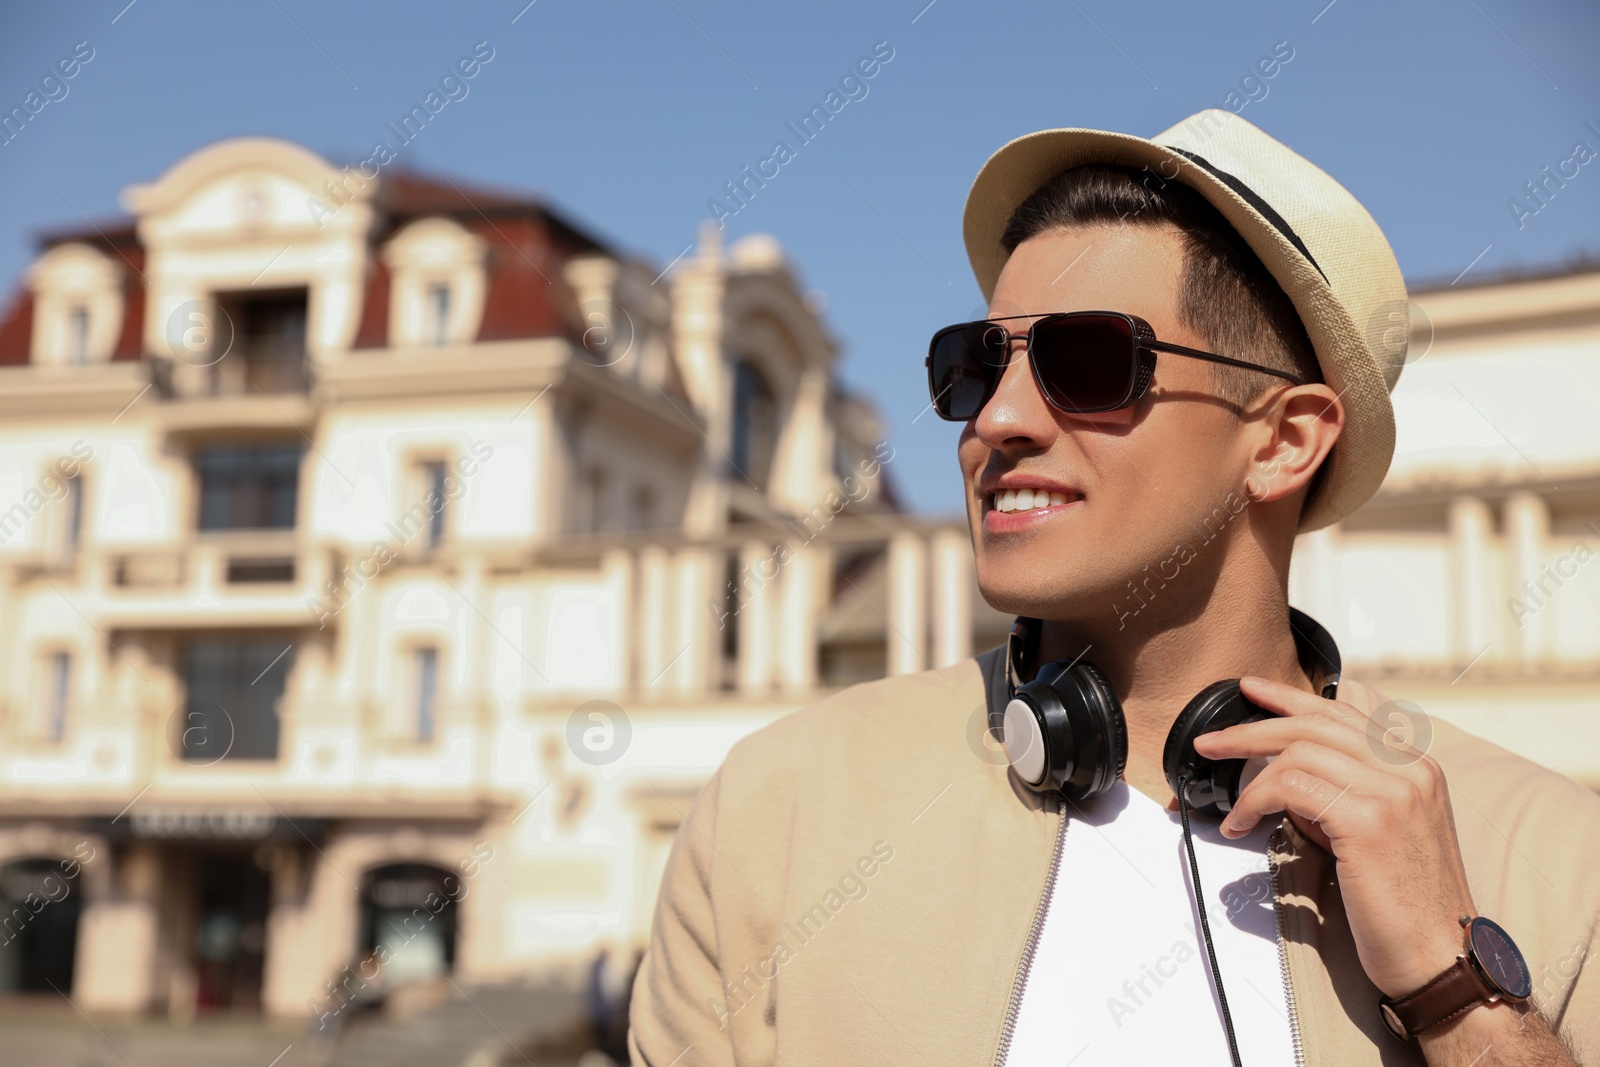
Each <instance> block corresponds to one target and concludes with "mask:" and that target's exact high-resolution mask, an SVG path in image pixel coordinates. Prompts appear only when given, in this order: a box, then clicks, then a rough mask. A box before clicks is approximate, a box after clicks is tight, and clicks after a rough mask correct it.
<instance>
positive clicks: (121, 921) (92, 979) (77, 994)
mask: <svg viewBox="0 0 1600 1067" xmlns="http://www.w3.org/2000/svg"><path fill="white" fill-rule="evenodd" d="M102 858H103V860H104V862H106V863H110V862H111V856H110V855H105V856H104V857H102ZM120 866H121V870H119V871H116V872H114V873H115V876H116V877H115V882H116V883H118V885H117V891H116V893H115V896H114V897H109V896H108V897H102V898H100V899H97V900H91V901H88V902H86V903H85V906H84V909H83V911H82V913H81V914H80V917H79V919H78V953H77V960H76V961H75V966H74V971H75V973H74V975H73V983H72V984H73V999H74V1000H75V1001H76V1002H77V1003H78V1005H79V1006H80V1007H82V1008H83V1009H84V1010H86V1011H104V1012H115V1013H119V1014H139V1013H143V1012H146V1011H149V1010H150V1009H151V1008H153V1007H155V1006H156V1001H157V990H156V979H157V973H158V969H159V961H160V955H161V951H160V944H159V941H158V934H159V930H160V914H159V904H160V890H161V858H160V855H159V854H158V853H157V851H156V847H155V846H154V845H151V844H147V843H140V844H135V845H130V846H129V847H128V850H127V852H126V854H125V855H124V856H123V858H122V860H121V864H120ZM181 947H182V948H183V949H184V950H185V951H187V946H181Z"/></svg>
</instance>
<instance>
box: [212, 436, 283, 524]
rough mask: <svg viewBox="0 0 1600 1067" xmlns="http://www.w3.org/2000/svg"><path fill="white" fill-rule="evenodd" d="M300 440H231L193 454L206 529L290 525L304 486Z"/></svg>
mask: <svg viewBox="0 0 1600 1067" xmlns="http://www.w3.org/2000/svg"><path fill="white" fill-rule="evenodd" d="M300 455H301V449H300V446H298V445H228V446H224V447H217V448H208V449H205V450H204V451H202V452H201V453H200V454H199V456H198V457H196V459H195V470H196V472H197V473H198V474H199V477H200V521H199V527H200V529H202V530H291V529H293V528H294V522H295V503H296V500H297V498H298V496H299V489H300Z"/></svg>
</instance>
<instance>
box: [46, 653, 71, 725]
mask: <svg viewBox="0 0 1600 1067" xmlns="http://www.w3.org/2000/svg"><path fill="white" fill-rule="evenodd" d="M45 684H46V685H47V686H48V687H49V691H48V692H47V693H46V694H45V700H46V703H45V714H46V716H47V719H46V722H45V736H46V737H48V738H49V739H50V740H51V741H60V740H61V739H62V738H63V737H66V736H67V708H68V702H69V701H70V700H71V697H72V653H70V652H52V653H51V654H50V656H49V658H48V659H47V660H46V661H45Z"/></svg>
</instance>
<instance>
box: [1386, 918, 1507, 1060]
mask: <svg viewBox="0 0 1600 1067" xmlns="http://www.w3.org/2000/svg"><path fill="white" fill-rule="evenodd" d="M1461 925H1462V927H1463V932H1464V933H1465V935H1466V937H1465V940H1466V951H1465V952H1463V953H1462V954H1461V955H1459V956H1457V957H1456V961H1455V963H1453V964H1451V965H1450V966H1449V967H1447V968H1445V970H1444V971H1443V972H1441V973H1440V974H1439V975H1438V976H1437V977H1435V978H1434V979H1433V980H1432V981H1431V982H1429V983H1428V984H1427V985H1424V986H1423V987H1422V988H1421V989H1418V990H1416V991H1415V992H1412V993H1408V994H1406V995H1405V996H1403V997H1393V998H1391V997H1384V998H1383V999H1382V1000H1380V1001H1378V1008H1379V1011H1381V1012H1382V1014H1383V1021H1384V1024H1385V1025H1387V1026H1388V1027H1389V1029H1390V1030H1391V1031H1392V1032H1393V1033H1394V1035H1395V1036H1396V1037H1399V1038H1407V1037H1415V1036H1416V1035H1417V1034H1419V1033H1421V1032H1422V1031H1424V1030H1426V1029H1427V1028H1428V1027H1430V1026H1437V1025H1438V1024H1439V1023H1442V1022H1446V1021H1448V1020H1450V1019H1454V1018H1455V1017H1456V1016H1457V1015H1460V1014H1462V1013H1463V1012H1467V1011H1470V1010H1471V1009H1473V1008H1475V1007H1477V1006H1478V1005H1479V1004H1493V1003H1495V1002H1496V1001H1500V1000H1506V1001H1510V1002H1511V1003H1513V1004H1522V1003H1524V1002H1526V1001H1527V999H1528V997H1529V996H1530V995H1532V993H1533V977H1532V975H1530V974H1529V973H1528V962H1527V961H1526V960H1524V959H1523V958H1522V953H1521V951H1519V950H1518V948H1517V944H1516V942H1515V941H1512V940H1511V935H1510V934H1508V933H1506V932H1505V931H1504V930H1502V929H1500V927H1499V926H1498V925H1496V924H1495V923H1493V922H1491V921H1490V920H1488V919H1485V918H1483V917H1482V916H1481V915H1480V916H1479V917H1477V918H1473V917H1472V916H1470V915H1463V916H1462V917H1461Z"/></svg>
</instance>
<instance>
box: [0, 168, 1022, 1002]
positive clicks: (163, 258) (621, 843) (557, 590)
mask: <svg viewBox="0 0 1600 1067" xmlns="http://www.w3.org/2000/svg"><path fill="white" fill-rule="evenodd" d="M124 199H125V203H126V206H127V207H128V208H129V210H130V211H131V212H132V214H133V216H134V217H133V219H132V221H131V222H122V223H118V224H116V225H114V226H113V225H107V226H101V227H94V226H90V227H87V228H85V229H84V230H82V231H80V232H73V233H69V234H62V235H57V236H51V237H49V238H47V239H46V240H45V241H44V247H43V250H42V253H41V255H40V256H39V258H38V260H37V261H36V262H35V263H34V265H33V266H32V268H31V269H30V270H29V272H28V274H27V278H26V283H25V287H24V289H23V290H22V291H21V292H20V293H19V294H18V295H17V298H16V300H15V302H14V303H13V304H12V306H11V309H10V311H9V314H8V316H7V318H6V319H5V322H4V325H3V326H0V364H4V365H3V366H0V420H3V429H0V501H3V502H4V504H5V508H4V509H3V510H0V533H3V535H4V547H3V549H0V568H3V570H0V575H3V577H0V664H3V667H0V678H3V682H0V686H3V688H0V708H3V712H4V718H3V724H4V725H3V728H0V729H3V731H4V741H3V745H0V889H3V890H4V892H5V895H6V899H7V901H8V904H7V907H8V909H13V910H14V908H15V907H17V906H20V907H21V909H22V912H20V913H18V914H19V918H18V921H17V923H16V924H15V925H16V926H17V935H16V937H15V938H14V939H12V940H11V941H10V943H9V944H7V945H6V947H5V948H4V949H3V950H0V953H3V954H0V959H4V960H5V961H6V969H5V970H0V988H5V989H11V990H48V988H49V987H50V986H51V985H54V986H56V987H58V988H60V989H61V990H62V991H64V992H65V991H68V990H69V989H70V990H71V991H72V992H73V993H74V995H75V997H76V999H77V1000H78V1001H79V1003H81V1004H82V1005H84V1006H85V1007H92V1008H99V1009H122V1010H130V1011H144V1010H152V1009H155V1010H167V1011H170V1012H171V1013H173V1014H175V1015H177V1016H180V1017H182V1016H185V1015H188V1014H191V1013H193V1012H195V1011H197V1010H199V1011H204V1010H209V1009H222V1008H245V1009H265V1010H266V1011H268V1012H272V1013H284V1014H292V1013H303V1012H307V1011H312V1012H313V1013H315V1011H316V1010H318V1007H319V1006H320V1008H321V1009H322V1010H336V1009H338V1008H339V1006H340V1004H341V1003H342V1000H341V999H335V997H334V995H333V993H332V992H331V991H330V990H329V988H328V986H327V985H326V983H328V982H330V981H332V982H334V983H335V986H336V987H345V988H344V991H343V996H344V997H346V998H348V997H350V996H354V995H355V994H357V993H361V992H366V991H369V990H370V989H371V988H374V987H376V986H378V985H379V984H380V983H381V984H382V985H383V986H386V987H388V988H391V989H392V988H393V987H395V986H396V985H399V984H404V983H406V982H408V981H414V980H425V979H428V978H433V977H436V976H438V975H441V974H447V973H457V974H460V975H464V976H466V977H467V978H468V979H470V980H473V981H485V980H494V979H496V978H498V977H505V976H512V975H516V974H519V973H523V972H527V971H528V970H530V969H533V968H539V967H546V966H550V965H552V964H559V963H562V962H564V961H573V960H578V959H581V958H585V957H587V956H588V955H589V954H590V953H592V952H593V950H594V949H595V947H596V946H597V945H598V944H599V943H601V942H602V941H603V940H606V939H611V940H614V941H617V942H619V943H624V944H633V943H638V942H640V941H642V939H643V937H644V936H645V934H646V933H647V931H648V925H649V917H650V911H651V908H652V906H653V895H654V884H655V881H656V879H657V876H658V873H657V872H658V870H659V868H660V865H661V864H662V863H663V862H664V859H665V853H666V849H667V847H668V844H669V842H670V840H671V836H672V833H673V832H674V830H675V829H676V827H677V825H678V823H679V821H680V819H681V818H682V816H683V813H684V812H685V811H686V810H687V807H688V805H689V803H690V801H691V799H692V797H693V796H694V793H695V792H696V790H697V789H698V787H699V786H700V784H701V783H702V782H703V781H704V780H705V778H706V777H707V776H708V775H709V774H710V772H711V771H712V770H713V769H714V768H715V767H716V765H717V763H718V762H719V761H720V760H721V758H722V755H723V754H724V753H725V752H726V750H727V748H728V747H729V745H731V744H732V743H733V741H734V740H736V739H737V738H738V737H740V736H742V735H744V734H745V733H747V732H749V731H750V730H752V729H755V728H756V727H758V726H760V725H761V724H763V723H765V722H767V721H770V720H771V719H773V718H774V717H776V716H778V715H781V714H783V713H785V712H788V711H791V710H793V709H795V708H798V707H801V706H803V705H805V704H807V703H810V702H812V701H814V700H815V699H817V697H818V696H819V694H820V693H822V692H823V691H825V690H827V689H829V688H833V687H837V686H840V685H844V684H848V683H850V682H853V681H856V680H859V679H862V678H870V677H876V676H881V675H882V674H883V673H884V672H885V671H886V670H891V669H893V670H921V669H926V668H927V667H928V666H932V665H933V664H934V663H935V662H938V663H950V662H954V661H956V660H959V659H961V658H962V657H964V656H966V655H968V654H969V653H970V651H971V650H972V648H973V629H974V625H975V624H974V622H973V611H972V609H971V607H970V604H971V600H972V586H973V582H972V578H971V575H970V569H971V568H970V559H969V553H968V550H967V548H966V545H965V540H964V534H963V533H962V532H961V531H960V529H959V528H958V527H956V526H955V525H952V524H950V523H928V522H923V521H921V520H917V519H913V518H911V517H908V516H905V515H903V514H900V513H899V512H898V509H897V508H896V506H895V503H894V499H893V494H892V493H891V492H890V491H889V489H888V478H889V474H890V472H891V471H892V469H893V463H894V456H893V451H892V449H891V448H890V447H889V446H888V444H887V443H886V441H885V440H884V438H883V433H882V429H881V427H880V425H879V420H878V418H877V416H876V415H875V413H874V412H873V410H872V408H871V407H870V405H868V404H867V403H865V402H864V401H862V400H860V399H858V398H855V397H851V396H848V395H846V394H844V393H843V392H841V391H840V389H839V387H838V385H837V383H836V381H835V378H834V375H833V364H834V360H835V357H836V352H837V346H836V344H835V342H834V341H833V339H832V338H831V337H830V336H829V334H828V332H827V330H826V328H825V327H824V325H823V321H822V316H821V313H820V303H819V298H817V297H814V296H807V294H806V293H804V292H803V291H802V289H801V287H800V285H799V283H798V281H797V278H796V276H795V274H794V272H793V271H792V269H791V267H790V266H789V265H788V264H787V263H786V262H785V260H784V257H783V254H782V251H781V249H780V248H779V247H778V246H777V244H776V243H775V242H774V241H772V240H771V239H770V238H765V237H750V238H746V239H745V240H743V241H741V242H739V243H738V244H737V245H735V246H733V247H732V248H731V249H728V250H726V251H724V250H723V249H721V248H720V247H719V245H718V242H717V236H718V235H717V232H716V231H715V230H714V229H712V230H710V231H708V233H707V234H706V236H705V237H704V239H703V240H702V242H701V244H700V246H699V247H698V248H697V249H693V250H686V255H685V256H684V257H682V258H681V261H680V262H678V263H676V264H674V265H673V269H672V271H671V272H670V275H668V272H665V271H658V269H657V268H654V267H649V266H646V265H644V264H641V263H639V262H637V261H635V260H633V259H631V258H629V257H627V256H625V255H622V254H619V253H618V252H617V251H615V250H614V249H613V248H611V247H610V246H609V245H607V244H606V243H605V242H603V241H602V240H600V239H599V238H597V237H595V236H593V235H592V234H590V233H587V232H586V231H584V230H583V229H582V228H580V227H579V226H578V225H576V224H574V223H572V222H570V221H568V220H566V219H564V218H562V217H561V216H560V215H559V214H557V213H555V212H553V211H552V210H550V209H549V208H548V207H547V206H545V205H543V204H541V203H540V202H538V201H536V200H532V199H528V198H525V197H518V196H506V195H502V194H498V193H492V192H487V191H480V190H466V189H463V188H461V187H459V186H457V185H456V184H455V183H453V182H450V181H447V180H445V181H432V180H426V179H423V178H419V177H415V176H406V175H400V176H394V177H391V176H389V175H387V174H385V175H382V176H379V177H376V178H372V177H363V176H362V175H361V174H360V173H359V172H357V171H351V170H348V169H346V170H344V171H340V170H338V169H335V168H333V167H331V166H330V165H328V164H327V163H325V162H324V161H322V160H320V159H317V158H316V157H314V156H312V155H310V154H309V153H307V152H305V151H304V150H302V149H300V148H298V147H296V146H293V145H290V144H284V143H280V142H274V141H267V140H240V141H230V142H226V143H221V144H217V145H213V146H211V147H208V148H205V149H203V150H201V151H198V152H196V153H195V154H193V155H192V156H190V157H188V158H186V159H184V160H182V161H180V162H179V163H178V164H177V165H176V166H174V167H173V168H172V169H171V170H170V171H168V172H167V173H166V174H165V175H163V176H162V177H161V178H159V179H158V180H157V181H155V182H153V183H151V184H149V185H142V186H135V187H133V188H130V189H129V190H128V191H127V192H126V194H125V198H124ZM930 597H931V598H932V600H933V602H936V604H937V606H938V607H939V609H940V610H939V612H938V614H937V618H939V619H941V620H944V621H942V622H940V623H938V624H936V625H933V626H932V627H931V628H930V627H929V626H928V624H927V623H926V621H925V620H926V617H927V614H928V609H929V607H930V606H932V605H931V604H930V601H929V598H930ZM982 618H984V619H987V620H988V621H989V628H990V630H991V631H996V632H997V630H998V628H999V627H1000V626H1001V625H1003V620H1000V619H998V617H995V616H992V614H991V615H983V616H982ZM891 633H898V634H900V635H902V637H903V638H904V639H903V640H898V641H889V640H887V639H886V635H888V634H891ZM981 636H983V637H984V638H985V639H987V638H989V637H991V636H992V634H984V635H981ZM59 886H67V887H68V888H67V889H62V888H58V887H59ZM30 894H31V895H30ZM51 894H54V895H56V896H60V897H61V898H62V899H60V900H59V901H56V902H53V903H49V904H48V906H44V907H41V908H40V909H39V910H38V912H37V916H36V917H35V915H34V914H33V912H32V906H31V905H30V904H29V903H28V902H29V901H32V900H44V899H46V898H47V897H49V896H50V895H51ZM24 916H25V917H24ZM373 954H378V955H379V956H381V958H382V963H383V964H384V966H382V967H381V968H380V967H379V966H378V964H377V962H374V960H373ZM352 971H353V973H354V974H355V975H356V976H357V978H356V979H355V980H353V981H352V980H351V979H350V977H349V975H350V973H351V972H352ZM341 976H343V977H341ZM308 1004H309V1005H311V1007H308Z"/></svg>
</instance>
